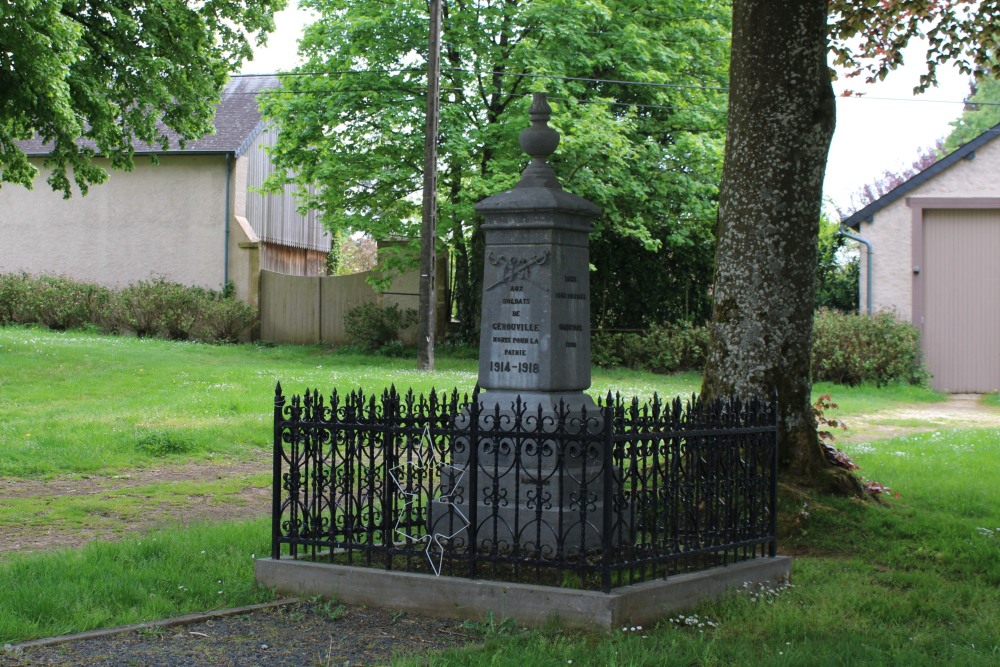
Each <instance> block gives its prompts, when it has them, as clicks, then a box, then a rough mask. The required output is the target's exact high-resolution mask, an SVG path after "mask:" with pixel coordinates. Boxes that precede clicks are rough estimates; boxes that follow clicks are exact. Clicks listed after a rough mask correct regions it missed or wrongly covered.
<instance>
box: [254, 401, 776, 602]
mask: <svg viewBox="0 0 1000 667" xmlns="http://www.w3.org/2000/svg"><path fill="white" fill-rule="evenodd" d="M483 396H488V395H487V394H484V395H483ZM480 398H481V397H480V396H479V394H478V392H477V393H473V395H472V398H471V400H470V399H469V397H468V395H465V396H460V395H459V394H458V392H457V391H453V392H452V393H451V394H450V395H449V394H438V393H435V392H432V393H431V394H430V395H429V396H426V397H425V396H419V397H418V396H414V395H413V394H412V393H408V394H406V395H400V394H398V393H397V392H396V391H395V390H394V389H391V390H388V391H386V392H384V393H383V394H382V396H381V397H380V398H379V399H378V400H376V398H375V397H374V396H365V395H363V394H362V393H360V392H355V393H349V394H338V393H336V392H334V393H333V395H332V396H331V397H330V398H329V400H324V398H323V397H322V396H321V395H320V394H319V393H318V392H316V391H313V392H311V393H310V392H306V394H305V395H304V396H302V397H299V396H294V397H292V398H291V400H290V401H287V402H286V399H285V397H284V396H283V395H282V391H281V385H280V384H279V385H278V387H277V389H276V395H275V402H274V501H273V502H274V504H273V525H272V557H273V558H281V557H292V558H309V559H315V560H322V561H326V562H334V563H343V564H352V565H364V566H371V567H380V568H385V569H393V570H397V569H398V570H404V571H411V572H433V573H436V574H444V575H450V576H463V577H470V578H487V579H498V580H509V581H522V582H531V583H545V584H551V585H558V586H573V587H578V588H588V589H596V590H603V591H605V592H607V591H609V590H611V588H613V587H615V586H622V585H628V584H632V583H637V582H640V581H646V580H650V579H655V578H661V577H665V576H669V575H670V574H674V573H678V572H684V571H691V570H697V569H705V568H708V567H712V566H715V565H719V564H725V563H728V562H733V561H740V560H746V559H750V558H754V557H757V556H763V555H771V556H773V555H774V553H775V517H776V504H775V495H776V484H775V469H776V460H777V458H776V442H775V441H776V426H775V418H776V405H775V401H774V400H771V401H757V400H753V401H747V402H742V401H740V400H737V399H730V400H723V401H716V402H712V403H702V402H700V401H699V400H697V399H692V400H691V401H688V402H687V403H682V402H681V401H680V400H679V399H677V400H674V401H672V402H664V401H661V400H659V399H658V398H656V397H654V398H653V399H652V400H651V401H650V402H648V403H640V402H639V401H638V400H635V399H633V400H630V401H624V400H622V399H621V398H620V397H616V396H612V395H610V394H609V395H608V396H607V397H606V398H605V399H604V400H603V401H602V402H601V403H600V404H598V405H597V406H596V407H594V408H593V409H591V410H589V411H588V410H587V409H586V408H579V409H575V410H570V409H568V408H566V407H565V406H564V405H558V406H549V407H548V408H545V409H543V408H542V407H537V408H529V407H528V406H527V405H525V404H522V403H521V402H520V400H518V401H517V402H516V403H515V404H513V405H510V406H494V407H492V408H484V407H483V404H482V403H481V402H480Z"/></svg>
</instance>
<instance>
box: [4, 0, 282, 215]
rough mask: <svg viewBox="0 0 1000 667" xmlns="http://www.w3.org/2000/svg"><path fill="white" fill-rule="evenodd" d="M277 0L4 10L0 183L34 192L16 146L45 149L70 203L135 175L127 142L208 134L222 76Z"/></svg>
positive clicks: (266, 24)
mask: <svg viewBox="0 0 1000 667" xmlns="http://www.w3.org/2000/svg"><path fill="white" fill-rule="evenodd" d="M284 5H285V0H246V1H245V2H233V1H232V0H204V1H203V2H197V3H191V2H175V1H174V0H125V1H121V2H120V1H117V0H87V1H86V2H60V1H54V0H23V1H19V2H16V3H11V2H5V3H3V4H2V5H0V44H3V48H2V49H0V183H3V182H10V183H20V184H21V185H24V186H26V187H31V183H32V181H33V180H34V177H35V175H36V172H37V170H36V168H35V167H34V166H33V165H31V164H30V163H29V162H28V159H27V157H26V156H25V154H24V153H23V152H22V151H21V149H20V148H18V146H17V145H16V143H15V142H17V141H18V140H24V139H30V138H31V137H32V135H33V134H37V135H38V136H39V137H40V138H41V139H42V140H43V141H45V142H51V146H52V149H51V153H50V154H49V156H48V157H47V158H46V161H45V165H46V166H47V167H51V168H52V173H51V174H50V176H49V178H48V183H49V185H50V186H51V187H52V189H54V190H61V191H62V192H63V194H64V196H66V197H69V196H70V193H71V191H72V186H71V183H70V177H69V175H68V173H67V172H72V178H73V181H74V182H75V184H76V186H77V187H78V188H79V189H80V191H81V192H82V193H83V194H86V192H87V187H88V185H90V184H92V183H101V182H103V181H104V180H105V179H106V178H107V173H106V172H105V171H104V170H103V169H102V168H101V167H100V166H98V165H97V164H96V163H95V162H94V161H93V157H94V156H95V154H98V153H99V154H101V155H102V156H104V157H106V158H108V159H109V160H110V162H111V166H112V167H113V168H115V169H131V167H132V163H133V153H134V146H133V142H136V141H141V142H144V143H146V144H148V145H149V146H161V147H164V148H165V147H166V146H167V143H168V138H167V134H166V131H167V128H169V129H170V130H172V131H173V132H175V133H176V135H177V137H178V138H179V141H180V142H183V141H184V140H186V139H195V138H199V137H201V136H203V135H204V134H205V133H206V132H208V131H209V130H211V127H212V125H211V120H212V116H213V114H214V113H215V111H214V107H215V104H216V103H218V101H219V94H220V92H221V90H222V87H223V85H224V84H225V82H226V78H227V77H228V75H229V72H230V71H233V70H235V69H237V67H238V66H239V64H240V63H241V62H242V61H243V60H244V59H246V58H247V57H249V56H250V55H251V54H252V50H251V41H258V42H259V41H262V40H263V37H264V35H265V34H266V33H267V32H268V31H270V30H272V29H273V28H274V22H273V14H274V12H275V11H277V10H279V9H281V8H283V7H284Z"/></svg>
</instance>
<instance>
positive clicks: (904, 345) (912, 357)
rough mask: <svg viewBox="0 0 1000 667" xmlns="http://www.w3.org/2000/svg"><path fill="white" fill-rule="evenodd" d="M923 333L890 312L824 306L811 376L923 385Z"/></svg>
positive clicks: (815, 332)
mask: <svg viewBox="0 0 1000 667" xmlns="http://www.w3.org/2000/svg"><path fill="white" fill-rule="evenodd" d="M919 337H920V334H919V332H918V331H917V328H916V327H914V326H913V325H912V324H909V323H907V322H901V321H899V320H898V319H896V317H895V316H894V315H893V314H892V313H887V312H883V313H878V314H876V315H870V316H869V315H849V314H846V313H840V312H837V311H832V310H821V311H819V312H817V313H816V318H815V321H814V328H813V344H812V369H813V378H814V379H816V380H827V381H830V382H837V383H839V384H846V385H857V384H862V383H873V384H875V385H876V386H881V385H886V384H890V383H893V382H907V383H910V384H920V383H921V382H923V381H924V380H926V378H927V373H926V371H925V370H924V368H923V365H922V363H921V353H920V339H919Z"/></svg>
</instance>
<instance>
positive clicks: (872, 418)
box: [830, 394, 1000, 443]
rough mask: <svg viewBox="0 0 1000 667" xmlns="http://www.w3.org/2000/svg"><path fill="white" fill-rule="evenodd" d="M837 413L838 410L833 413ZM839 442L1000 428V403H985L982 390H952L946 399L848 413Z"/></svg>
mask: <svg viewBox="0 0 1000 667" xmlns="http://www.w3.org/2000/svg"><path fill="white" fill-rule="evenodd" d="M830 416H832V417H835V418H836V417H837V415H836V411H833V412H832V413H831V415H830ZM844 421H845V422H846V423H847V430H846V431H839V430H838V431H837V432H836V433H835V435H836V438H837V442H838V443H857V442H870V441H872V440H883V439H886V438H895V437H898V436H903V435H913V434H914V433H928V432H931V431H937V430H940V429H953V428H1000V407H997V406H992V405H983V404H982V403H981V396H980V395H979V394H952V395H951V396H950V397H949V398H948V400H947V401H946V402H943V403H909V404H904V405H899V406H896V407H894V408H893V409H892V410H883V411H881V412H873V413H871V414H862V415H854V416H851V417H846V418H845V419H844Z"/></svg>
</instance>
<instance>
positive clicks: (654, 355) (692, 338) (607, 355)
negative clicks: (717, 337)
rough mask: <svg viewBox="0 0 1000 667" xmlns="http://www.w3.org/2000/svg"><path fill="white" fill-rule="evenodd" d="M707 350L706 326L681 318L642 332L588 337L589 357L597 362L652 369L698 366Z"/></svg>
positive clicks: (687, 368) (682, 368)
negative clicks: (589, 342)
mask: <svg viewBox="0 0 1000 667" xmlns="http://www.w3.org/2000/svg"><path fill="white" fill-rule="evenodd" d="M707 350H708V330H707V329H705V327H699V326H694V325H692V324H689V323H684V322H682V323H680V324H677V325H674V326H669V325H656V326H653V327H651V328H650V329H649V330H648V331H646V332H644V333H614V332H609V333H604V332H597V333H596V334H595V335H594V336H593V337H592V339H591V357H592V359H593V362H594V363H595V364H597V365H598V366H606V367H615V366H627V367H629V368H637V369H643V370H647V371H651V372H653V373H675V372H677V371H683V370H691V369H697V368H701V367H702V366H703V365H704V363H705V353H706V351H707Z"/></svg>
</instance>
